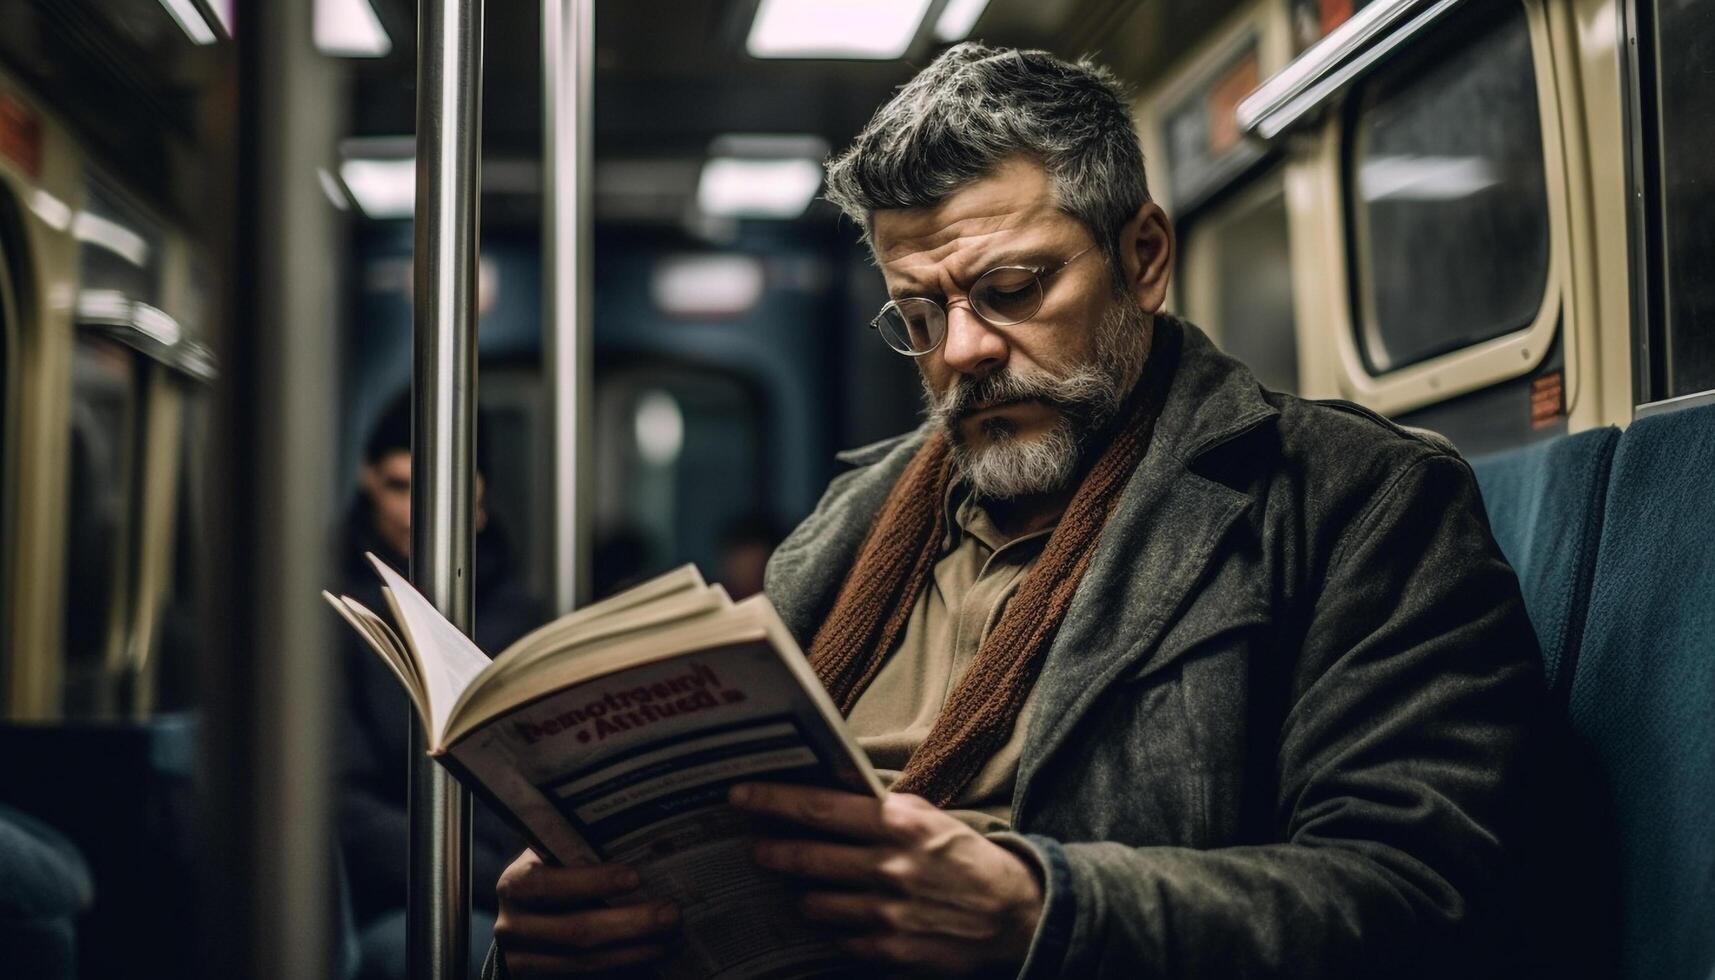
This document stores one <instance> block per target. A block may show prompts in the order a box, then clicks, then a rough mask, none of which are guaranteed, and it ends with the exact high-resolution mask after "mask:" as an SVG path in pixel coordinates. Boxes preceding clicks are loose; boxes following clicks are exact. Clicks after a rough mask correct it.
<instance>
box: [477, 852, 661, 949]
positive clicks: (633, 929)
mask: <svg viewBox="0 0 1715 980" xmlns="http://www.w3.org/2000/svg"><path fill="white" fill-rule="evenodd" d="M637 884H638V882H637V872H635V871H633V870H631V869H630V868H628V867H626V866H625V865H622V864H591V865H584V866H582V867H575V868H555V867H549V866H548V865H546V864H543V863H542V859H541V858H539V857H537V856H536V853H535V852H534V851H525V852H524V853H523V854H521V855H519V856H518V860H516V861H513V862H512V864H511V866H510V867H508V868H507V869H506V871H505V873H503V874H502V875H501V876H500V884H499V885H497V886H496V891H497V892H498V893H499V895H500V916H499V918H498V919H496V920H495V923H494V938H495V941H496V942H498V943H499V944H500V951H501V953H502V955H504V956H505V957H506V969H507V971H508V972H509V973H511V975H512V976H513V977H515V978H517V980H527V978H531V977H562V976H565V975H567V974H577V973H594V972H597V971H599V970H608V969H612V968H614V967H620V966H631V965H633V964H637V963H648V962H651V961H653V960H657V959H660V958H661V957H663V956H665V955H666V954H667V948H666V945H665V942H666V940H667V939H668V938H669V936H668V934H669V933H671V932H672V931H674V930H675V929H677V928H678V925H679V910H678V909H677V908H675V907H673V906H672V905H670V904H666V903H660V902H647V903H644V904H642V905H625V906H620V907H618V908H608V907H606V906H603V905H600V904H598V901H599V900H600V899H604V898H617V897H619V896H621V895H624V894H625V893H626V892H629V891H631V890H633V889H635V888H636V887H637Z"/></svg>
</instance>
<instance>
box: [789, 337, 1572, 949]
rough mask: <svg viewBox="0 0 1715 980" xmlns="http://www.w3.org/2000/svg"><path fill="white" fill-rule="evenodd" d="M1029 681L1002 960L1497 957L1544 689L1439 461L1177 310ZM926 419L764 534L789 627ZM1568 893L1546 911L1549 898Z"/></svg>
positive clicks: (1481, 520) (1478, 514)
mask: <svg viewBox="0 0 1715 980" xmlns="http://www.w3.org/2000/svg"><path fill="white" fill-rule="evenodd" d="M1152 356H1156V357H1175V358H1177V360H1178V363H1177V365H1176V366H1175V368H1174V372H1173V376H1172V381H1171V388H1170V391H1169V393H1168V395H1167V401H1166V403H1165V407H1164V408H1163V411H1162V414H1161V417H1160V421H1159V423H1158V424H1157V426H1156V430H1155V436H1154V441H1153V443H1152V444H1151V445H1150V447H1149V451H1148V453H1147V455H1146V457H1145V458H1144V460H1143V461H1142V463H1141V464H1139V466H1138V469H1137V471H1136V472H1135V473H1134V474H1133V476H1132V477H1131V479H1130V481H1129V483H1128V484H1127V486H1126V488H1125V491H1124V493H1123V496H1122V497H1121V499H1120V501H1119V503H1118V504H1117V506H1116V509H1115V511H1114V514H1113V516H1112V518H1111V519H1110V521H1109V523H1108V526H1107V528H1106V529H1105V530H1104V532H1103V534H1102V536H1101V538H1100V541H1099V543H1098V545H1097V551H1096V554H1095V556H1094V559H1093V561H1092V562H1091V564H1090V566H1089V570H1088V572H1087V574H1086V575H1085V577H1084V580H1083V582H1082V583H1081V584H1080V585H1079V587H1078V591H1077V595H1076V598H1075V599H1074V601H1073V604H1072V608H1071V610H1070V612H1069V613H1068V614H1067V617H1066V619H1065V621H1064V622H1063V624H1062V625H1061V627H1060V630H1059V632H1058V634H1057V636H1056V637H1055V638H1054V641H1053V644H1052V647H1051V649H1050V651H1049V653H1048V657H1047V660H1046V662H1045V664H1044V666H1043V668H1042V672H1041V675H1040V678H1039V680H1038V681H1037V686H1036V702H1035V707H1034V710H1033V713H1032V714H1031V716H1030V719H1029V730H1028V738H1027V742H1026V746H1025V749H1024V753H1023V757H1022V759H1021V760H1020V763H1019V773H1018V781H1017V787H1016V790H1015V793H1014V796H1013V801H1012V821H1013V828H1014V830H1015V831H1016V832H1017V833H1016V834H1013V835H1008V839H1007V840H1006V841H1004V842H1005V843H1007V844H1008V845H1009V846H1012V847H1014V848H1015V849H1018V850H1020V851H1021V852H1023V853H1026V854H1028V855H1029V856H1031V857H1033V858H1034V859H1035V861H1036V862H1037V866H1038V869H1039V871H1040V872H1041V873H1042V875H1043V879H1044V881H1045V884H1046V895H1047V899H1046V906H1045V909H1044V914H1043V916H1042V920H1041V924H1040V926H1039V927H1038V929H1037V932H1036V935H1035V937H1034V941H1033V945H1032V949H1031V954H1030V959H1029V961H1028V962H1027V964H1026V967H1025V970H1024V975H1026V976H1032V977H1036V976H1071V977H1091V976H1102V977H1192V978H1199V977H1287V976H1291V977H1395V976H1402V975H1419V974H1426V975H1438V976H1458V977H1460V978H1461V980H1468V978H1470V977H1472V976H1473V975H1487V974H1489V973H1491V972H1492V973H1496V974H1504V975H1508V976H1516V975H1518V974H1519V973H1520V972H1526V971H1521V969H1520V968H1521V967H1522V966H1523V964H1522V963H1520V962H1519V961H1520V960H1521V959H1526V958H1528V957H1529V956H1530V955H1534V954H1529V953H1527V950H1526V947H1527V946H1529V945H1530V943H1529V941H1528V940H1527V939H1526V937H1525V934H1526V933H1527V932H1529V931H1530V930H1529V929H1527V928H1526V927H1525V926H1524V925H1523V924H1521V923H1520V922H1519V919H1520V916H1519V915H1518V914H1517V913H1518V909H1519V908H1521V907H1529V906H1530V905H1531V904H1532V902H1533V901H1534V898H1533V896H1531V895H1528V894H1526V893H1525V892H1524V891H1523V888H1522V885H1521V881H1522V878H1523V872H1522V871H1521V867H1522V866H1523V865H1524V864H1526V863H1527V862H1525V861H1524V860H1523V859H1522V858H1521V854H1522V852H1523V851H1524V850H1525V849H1526V842H1525V841H1522V840H1521V838H1529V837H1531V836H1532V835H1535V834H1537V833H1538V829H1539V828H1537V827H1535V826H1532V825H1533V824H1534V823H1535V818H1534V817H1533V816H1531V811H1530V810H1528V809H1526V807H1525V804H1526V803H1529V802H1531V801H1532V799H1533V794H1532V792H1531V791H1530V789H1529V788H1528V787H1527V786H1526V783H1527V782H1528V781H1529V780H1530V779H1532V778H1534V775H1535V773H1536V769H1537V767H1535V766H1534V765H1532V764H1531V763H1530V761H1529V760H1530V759H1532V758H1534V756H1533V755H1531V753H1533V751H1534V749H1533V748H1532V746H1533V745H1535V744H1536V743H1537V741H1538V740H1537V738H1536V735H1537V733H1538V729H1539V721H1540V719H1542V718H1543V716H1544V713H1543V712H1542V711H1541V707H1542V705H1543V702H1544V701H1545V696H1544V695H1543V693H1542V681H1541V679H1540V674H1539V667H1538V663H1537V658H1538V654H1537V642H1536V638H1535V636H1534V634H1533V633H1532V631H1531V626H1530V623H1529V621H1528V620H1527V619H1526V617H1525V613H1524V609H1523V605H1522V601H1521V598H1520V594H1519V586H1518V583H1517V579H1516V577H1515V576H1514V574H1513V571H1512V569H1511V568H1510V567H1509V566H1508V565H1507V563H1506V561H1505V560H1504V559H1503V558H1502V557H1501V555H1500V553H1499V551H1498V549H1497V548H1496V546H1495V543H1494V541H1493V539H1492V538H1491V536H1490V533H1489V527H1488V523H1487V519H1486V517H1485V515H1484V511H1483V508H1482V506H1481V502H1480V499H1479V497H1478V491H1477V486H1476V483H1475V481H1474V479H1473V478H1472V475H1471V471H1470V469H1469V467H1467V465H1466V464H1465V462H1464V461H1463V460H1462V459H1460V457H1459V456H1458V455H1457V454H1456V453H1455V452H1454V451H1453V450H1452V449H1451V447H1450V446H1449V445H1448V444H1446V443H1445V442H1444V441H1442V440H1440V439H1439V438H1438V437H1434V436H1431V435H1428V434H1425V433H1420V432H1415V431H1412V430H1408V429H1404V428H1401V427H1399V426H1397V425H1394V424H1392V423H1390V422H1388V421H1386V420H1384V419H1382V418H1380V417H1378V416H1375V415H1373V414H1371V413H1369V412H1367V411H1365V410H1363V409H1361V408H1358V407H1356V406H1353V405H1349V404H1343V403H1334V402H1312V401H1306V400H1302V399H1299V398H1295V397H1291V396H1288V395H1283V394H1279V393H1275V392H1271V391H1268V390H1265V389H1263V388H1262V387H1261V386H1260V385H1258V383H1257V381H1256V380H1255V378H1254V377H1253V376H1252V375H1251V373H1250V372H1249V371H1248V370H1247V369H1246V368H1245V367H1244V366H1243V365H1241V364H1240V363H1239V362H1237V361H1235V360H1233V359H1231V358H1229V357H1227V356H1225V355H1223V354H1221V353H1220V352H1219V351H1217V350H1216V349H1215V347H1214V346H1213V345H1212V344H1211V343H1210V342H1209V340H1208V339H1207V338H1206V337H1205V336H1204V335H1203V334H1202V333H1201V332H1200V331H1199V330H1197V329H1196V328H1195V327H1193V326H1190V325H1188V324H1185V323H1183V322H1182V321H1178V320H1176V319H1173V318H1171V317H1166V316H1161V317H1157V318H1156V341H1155V352H1154V353H1153V354H1152ZM925 435H926V430H920V431H919V432H917V433H914V434H911V435H907V436H903V437H900V438H899V439H895V440H891V441H888V442H884V443H881V444H878V445H875V446H871V447H868V448H866V449H862V450H856V451H853V452H851V453H848V454H844V455H843V456H842V458H843V459H844V460H845V461H846V462H849V463H853V464H855V465H856V466H857V468H856V469H854V470H852V471H850V472H847V473H844V474H841V475H840V476H839V477H837V478H836V479H835V480H834V481H833V483H832V485H831V486H830V487H829V489H828V492H827V495H826V496H825V497H824V498H823V500H822V502H821V504H820V505H819V506H818V507H817V509H816V511H815V513H814V514H812V515H811V516H810V518H809V519H808V520H806V521H805V522H804V523H803V525H802V526H800V527H799V528H798V529H797V530H796V531H795V532H794V533H793V534H792V535H791V537H790V538H788V539H787V541H786V542H785V543H783V544H782V545H781V546H780V548H779V550H778V551H777V552H776V554H775V556H774V559H773V561H772V563H771V564H770V566H769V569H768V586H767V588H768V594H769V596H770V597H771V598H772V599H773V601H774V603H775V605H776V606H777V607H778V608H779V610H780V612H781V614H782V616H783V617H784V618H785V620H786V622H787V624H788V625H789V626H790V627H791V628H792V631H793V632H794V634H796V636H797V638H798V640H799V642H800V643H802V644H803V645H805V646H806V647H807V646H808V645H809V642H810V639H811V637H812V636H813V635H814V634H815V631H816V628H817V626H818V625H819V623H820V622H821V620H822V617H823V616H824V615H825V614H826V613H827V611H828V610H829V609H830V608H831V606H832V604H833V601H834V598H835V596H836V594H837V592H838V591H839V587H840V584H841V582H842V581H843V580H844V578H845V576H846V573H847V570H848V569H850V568H851V566H852V564H853V562H854V561H855V559H856V554H857V550H858V548H859V546H860V545H861V543H862V541H863V538H864V534H865V533H866V532H867V531H868V530H869V528H870V526H871V524H872V522H873V521H874V519H875V516H876V514H877V512H878V510H879V509H880V507H881V504H882V501H883V500H884V499H885V498H886V496H887V493H888V491H889V489H890V488H891V487H892V486H893V484H894V482H895V481H896V480H897V478H898V476H899V474H900V472H901V471H902V470H903V469H904V467H905V465H906V463H907V461H908V460H909V459H910V457H911V454H912V452H913V451H914V450H915V449H916V447H917V446H918V445H919V444H920V443H921V442H922V440H923V438H924V437H925ZM1563 924H1564V923H1563Z"/></svg>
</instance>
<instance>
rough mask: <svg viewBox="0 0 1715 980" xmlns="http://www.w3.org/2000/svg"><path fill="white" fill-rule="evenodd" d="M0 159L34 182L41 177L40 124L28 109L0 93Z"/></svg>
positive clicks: (37, 118) (38, 119) (39, 120)
mask: <svg viewBox="0 0 1715 980" xmlns="http://www.w3.org/2000/svg"><path fill="white" fill-rule="evenodd" d="M0 157H5V158H6V159H8V160H10V161H12V162H13V163H15V164H17V165H18V168H19V169H20V170H22V171H24V175H25V176H26V177H29V178H30V179H31V180H35V179H36V178H37V177H40V176H41V175H42V121H41V119H40V118H39V117H37V115H36V114H35V113H34V112H31V111H30V107H29V106H27V105H25V104H24V103H22V102H19V101H18V100H17V99H15V98H13V97H12V96H10V95H7V94H6V93H4V92H0Z"/></svg>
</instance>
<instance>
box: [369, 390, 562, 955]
mask: <svg viewBox="0 0 1715 980" xmlns="http://www.w3.org/2000/svg"><path fill="white" fill-rule="evenodd" d="M484 441H485V440H483V439H482V424H481V420H480V419H479V421H478V430H477V477H476V528H477V536H476V570H475V574H476V610H475V612H476V637H475V638H476V644H477V646H479V647H481V648H482V649H483V651H484V652H486V653H489V654H494V653H498V652H499V651H500V650H502V649H504V648H505V647H506V646H507V645H508V644H510V643H511V642H512V641H513V640H516V639H517V638H518V637H520V636H522V635H523V634H524V633H526V632H528V631H529V630H531V629H533V628H534V627H536V626H537V625H539V624H540V623H541V621H542V614H543V610H542V606H541V603H540V602H538V601H537V600H535V599H534V598H532V597H531V596H530V595H529V594H528V593H527V592H526V591H525V589H524V588H523V586H522V585H521V584H520V580H519V573H518V569H517V566H516V565H515V563H514V561H513V556H512V552H511V548H510V546H509V545H508V543H507V540H506V538H505V536H504V532H503V530H502V529H501V528H500V527H498V526H497V524H496V522H495V521H493V520H491V519H490V518H489V517H488V514H487V511H486V508H485V506H484V497H485V489H486V484H485V478H484V476H483V473H484V471H486V470H487V469H488V467H487V466H486V465H485V463H486V456H485V452H484V449H483V444H484ZM345 534H346V551H345V563H344V574H345V582H344V586H343V588H344V591H345V594H346V595H349V596H351V597H352V598H354V599H356V600H358V601H359V602H361V603H363V604H364V605H366V606H368V607H369V608H371V609H373V610H376V611H378V612H381V613H382V614H383V615H384V616H385V615H386V613H385V610H386V609H387V604H386V602H385V600H384V599H383V598H382V596H381V583H380V580H379V579H377V578H376V575H375V571H374V569H373V568H371V567H370V565H369V563H368V562H367V561H366V560H365V559H364V553H365V552H374V553H375V555H376V556H377V557H379V558H381V559H382V560H383V561H385V562H387V563H388V564H389V565H392V566H393V567H394V568H396V569H398V570H399V571H400V572H405V571H407V567H406V566H407V562H408V560H409V556H410V550H411V402H410V398H409V395H408V393H407V394H406V395H401V396H400V397H399V398H398V399H396V400H395V401H394V402H393V403H392V404H391V405H390V406H389V407H388V408H387V410H386V412H385V413H384V414H383V415H382V416H381V418H380V420H379V421H378V422H377V423H376V425H375V428H374V430H373V432H372V433H371V434H370V437H369V440H368V442H367V443H366V444H365V445H364V452H363V465H362V468H361V469H360V471H359V477H358V493H357V495H356V498H355V499H354V500H353V501H352V504H351V509H350V512H349V513H348V515H347V518H346V528H345ZM340 633H341V634H342V636H344V637H345V644H344V645H345V650H344V656H343V664H342V666H343V668H344V673H345V697H346V701H345V718H344V726H343V727H344V733H345V734H344V737H343V738H342V739H341V740H340V742H339V751H340V752H341V753H342V758H341V760H340V762H341V766H340V775H341V785H340V801H339V818H338V822H339V836H340V845H341V849H342V851H343V854H344V858H345V862H346V870H347V873H348V877H349V880H350V883H351V891H352V906H353V912H354V914H355V917H356V920H357V925H358V929H359V934H360V941H361V943H362V946H363V968H362V972H361V974H360V976H361V977H363V978H365V980H367V978H392V977H403V976H404V975H405V900H406V885H405V882H406V867H407V863H408V862H407V847H408V843H407V835H408V832H409V825H410V821H409V818H408V817H407V810H406V805H407V799H408V782H407V764H408V760H409V759H410V755H409V752H410V748H409V744H408V741H407V740H408V738H409V733H410V730H411V727H414V726H416V725H418V724H419V722H418V721H417V719H416V716H415V715H414V714H413V713H412V711H411V707H410V702H409V700H408V699H407V697H406V695H405V692H404V689H403V688H402V687H400V685H399V681H398V679H397V678H395V677H394V676H393V675H392V673H390V672H389V671H388V669H387V667H386V665H384V664H383V663H382V662H381V660H380V658H378V657H377V656H376V655H375V653H374V652H373V651H371V650H370V649H369V648H368V647H367V646H366V645H365V644H364V643H363V642H362V641H361V640H359V639H357V637H356V636H355V634H353V633H351V632H350V631H347V630H341V631H340ZM474 810H475V818H474V827H473V832H472V835H471V868H472V873H473V875H474V877H473V879H472V882H473V885H472V904H473V907H474V908H475V910H476V912H477V915H475V916H473V926H472V945H473V946H475V947H477V948H476V950H475V951H474V952H473V954H472V955H473V958H475V959H476V960H477V961H478V962H480V957H481V955H482V951H483V947H486V945H487V932H488V930H489V929H490V928H492V925H493V914H494V910H495V894H494V883H495V881H496V880H497V879H498V878H499V875H500V871H501V869H503V868H505V867H506V864H507V862H508V861H510V860H511V859H512V858H513V856H514V855H516V854H517V853H518V850H519V849H520V848H521V847H522V846H523V844H522V842H521V840H519V839H518V838H517V836H516V835H515V834H514V833H513V832H512V831H511V830H510V828H509V827H508V826H507V825H506V824H504V823H503V822H502V821H501V820H500V818H498V817H496V816H495V815H494V814H493V813H492V812H491V811H490V810H489V809H488V808H487V807H486V806H485V805H484V804H483V803H482V802H481V801H480V800H479V801H477V802H476V804H475V806H474Z"/></svg>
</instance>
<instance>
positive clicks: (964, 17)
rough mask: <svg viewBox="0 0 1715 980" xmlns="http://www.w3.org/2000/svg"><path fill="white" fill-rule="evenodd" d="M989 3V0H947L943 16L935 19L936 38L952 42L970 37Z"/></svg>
mask: <svg viewBox="0 0 1715 980" xmlns="http://www.w3.org/2000/svg"><path fill="white" fill-rule="evenodd" d="M988 5H989V0H947V5H946V6H945V7H942V8H941V16H940V17H937V18H936V19H935V39H936V40H938V41H948V42H952V41H963V40H964V39H965V38H967V37H970V36H971V29H972V28H974V27H976V26H977V19H978V18H979V17H981V16H982V15H983V11H984V10H986V9H988Z"/></svg>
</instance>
